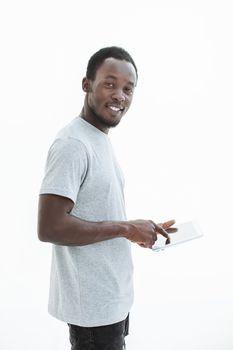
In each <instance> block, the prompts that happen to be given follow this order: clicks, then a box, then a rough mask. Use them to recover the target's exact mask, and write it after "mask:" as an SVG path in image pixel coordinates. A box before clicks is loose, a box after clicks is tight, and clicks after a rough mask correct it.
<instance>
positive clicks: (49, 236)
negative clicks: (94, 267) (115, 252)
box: [39, 214, 128, 246]
mask: <svg viewBox="0 0 233 350" xmlns="http://www.w3.org/2000/svg"><path fill="white" fill-rule="evenodd" d="M127 231H128V224H127V221H100V222H92V221H85V220H81V219H79V218H77V217H75V216H72V215H70V214H67V215H65V217H64V218H63V219H62V220H59V221H57V222H56V224H54V225H53V227H52V226H51V227H49V228H47V229H46V230H43V229H42V228H40V229H39V238H40V240H42V241H44V242H50V243H54V244H57V245H66V246H83V245H87V244H93V243H96V242H101V241H105V240H108V239H112V238H119V237H126V236H127Z"/></svg>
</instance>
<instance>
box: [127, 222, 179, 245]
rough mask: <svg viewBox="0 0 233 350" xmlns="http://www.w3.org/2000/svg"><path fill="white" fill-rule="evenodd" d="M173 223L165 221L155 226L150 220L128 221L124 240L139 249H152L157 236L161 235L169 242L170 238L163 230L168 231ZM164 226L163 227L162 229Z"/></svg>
mask: <svg viewBox="0 0 233 350" xmlns="http://www.w3.org/2000/svg"><path fill="white" fill-rule="evenodd" d="M174 223H175V221H174V220H170V221H167V222H166V223H164V224H161V225H157V224H156V223H155V222H153V221H152V220H132V221H128V231H127V235H126V238H128V239H129V240H131V241H132V242H135V243H137V244H139V245H140V246H141V247H145V248H152V246H153V245H154V244H155V241H156V240H157V234H161V235H162V236H164V237H165V238H166V239H167V240H166V243H169V242H170V237H169V235H168V232H167V231H166V230H165V228H168V229H169V230H170V226H171V225H173V224H174ZM163 225H164V227H163Z"/></svg>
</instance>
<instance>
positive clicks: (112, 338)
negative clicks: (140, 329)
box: [68, 314, 129, 350]
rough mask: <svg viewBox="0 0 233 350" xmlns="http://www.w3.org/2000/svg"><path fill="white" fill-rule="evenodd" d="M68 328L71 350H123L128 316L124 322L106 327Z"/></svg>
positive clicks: (70, 325) (127, 328) (70, 326)
mask: <svg viewBox="0 0 233 350" xmlns="http://www.w3.org/2000/svg"><path fill="white" fill-rule="evenodd" d="M68 326H69V331H70V343H71V345H72V346H71V350H123V349H125V336H127V335H128V333H129V314H128V316H127V317H126V319H125V320H123V321H120V322H118V323H113V324H110V325H107V326H100V327H80V326H76V325H72V324H68Z"/></svg>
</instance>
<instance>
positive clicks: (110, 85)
mask: <svg viewBox="0 0 233 350" xmlns="http://www.w3.org/2000/svg"><path fill="white" fill-rule="evenodd" d="M104 86H105V87H106V88H109V89H111V88H112V87H113V83H110V82H108V81H105V83H104Z"/></svg>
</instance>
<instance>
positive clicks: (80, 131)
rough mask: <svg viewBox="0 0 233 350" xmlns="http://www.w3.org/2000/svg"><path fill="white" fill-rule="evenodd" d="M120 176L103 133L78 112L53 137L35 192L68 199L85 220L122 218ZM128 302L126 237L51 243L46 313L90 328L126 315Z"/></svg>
mask: <svg viewBox="0 0 233 350" xmlns="http://www.w3.org/2000/svg"><path fill="white" fill-rule="evenodd" d="M123 187H124V179H123V174H122V172H121V170H120V167H119V165H118V163H117V161H116V158H115V156H114V152H113V149H112V146H111V143H110V140H109V137H108V135H106V134H105V133H103V132H102V131H100V130H99V129H97V128H95V127H94V126H93V125H91V124H89V123H88V122H86V121H85V120H83V119H82V118H80V117H77V118H75V119H74V120H72V121H71V122H70V123H69V124H68V125H67V126H66V127H64V128H63V129H62V130H61V131H60V132H59V133H58V135H57V136H56V138H55V141H54V142H53V144H52V146H51V147H50V149H49V152H48V158H47V163H46V171H45V177H44V179H43V182H42V186H41V189H40V194H45V193H50V194H56V195H61V196H65V197H68V198H70V199H71V200H72V201H73V202H74V207H73V209H72V212H71V215H74V216H76V217H79V218H81V219H84V220H90V221H107V220H117V221H118V220H119V221H121V220H126V214H125V205H124V193H123ZM132 303H133V264H132V257H131V243H130V241H128V240H127V239H126V238H113V239H110V240H106V241H102V242H98V243H93V244H88V245H85V246H75V247H74V246H59V245H53V254H52V266H51V280H50V294H49V313H50V314H51V315H52V316H54V317H56V318H58V319H60V320H62V321H64V322H67V323H71V324H76V325H79V326H84V327H95V326H102V325H107V324H112V323H116V322H119V321H122V320H123V319H125V318H126V316H127V314H128V312H129V310H130V308H131V306H132Z"/></svg>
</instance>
